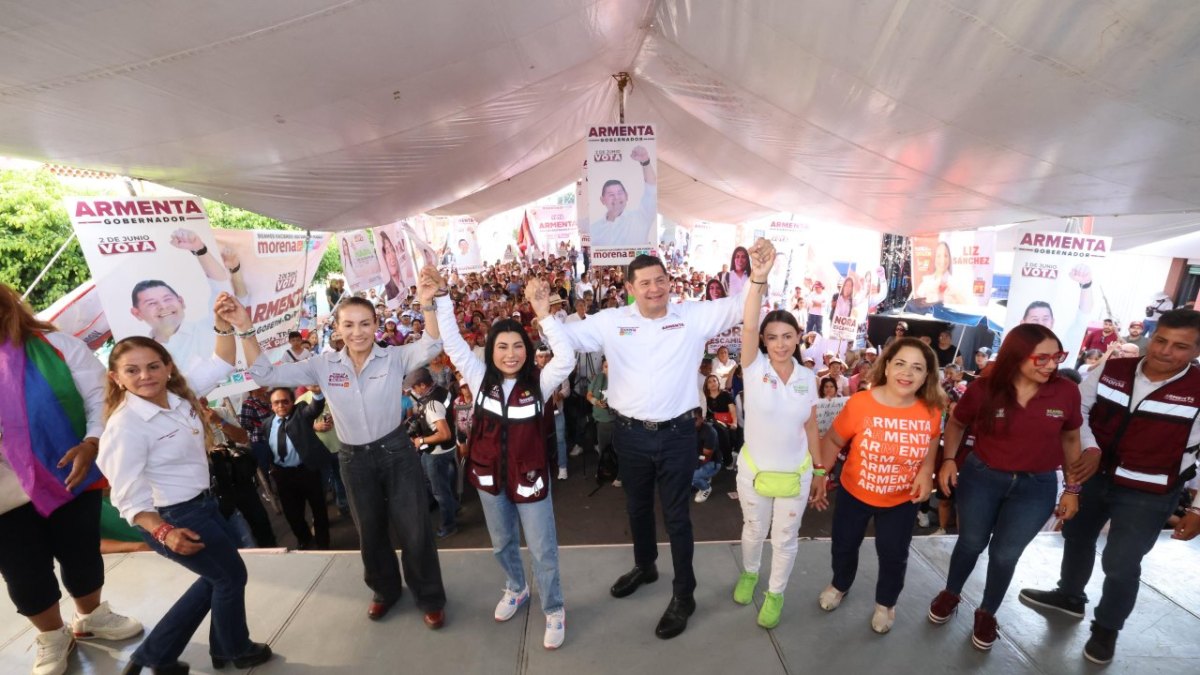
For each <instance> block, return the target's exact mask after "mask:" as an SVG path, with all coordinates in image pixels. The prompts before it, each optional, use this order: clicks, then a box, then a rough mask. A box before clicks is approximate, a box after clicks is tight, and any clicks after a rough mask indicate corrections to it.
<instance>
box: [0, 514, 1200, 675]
mask: <svg viewBox="0 0 1200 675" xmlns="http://www.w3.org/2000/svg"><path fill="white" fill-rule="evenodd" d="M953 545H954V538H953V537H922V538H917V539H916V540H914V542H913V545H912V556H911V558H910V563H909V568H908V576H907V585H906V587H905V590H904V593H903V595H902V596H901V598H900V603H899V605H898V606H897V619H896V625H895V628H894V629H893V630H892V632H891V633H890V634H888V635H884V636H880V635H876V634H874V633H872V632H871V630H870V628H869V626H868V622H869V620H870V615H871V610H872V607H873V600H872V595H873V594H872V592H871V589H872V586H873V582H874V579H875V573H876V572H875V559H874V556H873V555H871V549H872V543H871V541H867V542H865V543H864V555H863V558H862V568H861V571H860V573H859V577H858V582H857V584H856V586H855V588H854V589H853V591H852V592H851V593H850V594H848V595H847V597H846V600H845V601H844V603H843V604H842V606H841V607H840V608H839V609H838V610H837V611H835V612H832V613H825V612H823V611H821V610H820V609H819V608H818V607H817V604H816V596H817V594H818V593H819V592H820V591H821V589H822V588H824V586H825V585H826V584H827V583H828V580H829V542H828V541H825V540H806V541H803V542H802V543H801V545H800V552H799V557H798V560H797V564H796V568H795V571H794V572H793V574H792V577H791V583H790V585H789V587H788V590H787V594H786V597H787V602H786V604H785V606H784V611H783V621H782V623H781V624H780V626H779V627H778V628H776V629H775V630H772V631H765V630H762V629H761V628H758V627H757V626H756V625H755V615H756V611H757V610H756V608H755V607H739V606H738V605H735V604H734V603H733V602H732V600H731V598H730V594H731V591H732V586H733V582H734V581H735V580H736V578H737V575H738V572H739V571H740V569H741V553H740V549H739V546H738V545H737V544H736V543H734V542H724V543H722V542H713V543H702V544H697V546H696V558H695V569H696V574H697V577H698V578H699V580H700V587H699V588H698V589H697V591H696V600H697V604H698V610H697V613H696V615H695V616H694V617H693V618H692V621H691V623H690V624H689V627H688V630H687V632H685V633H684V634H683V635H682V636H680V637H679V638H676V639H674V640H670V641H665V642H664V641H661V640H658V639H657V638H655V637H654V634H653V630H654V625H655V623H656V622H657V620H658V617H659V615H660V614H661V612H662V611H663V609H664V608H665V607H666V605H667V602H668V600H669V598H670V592H671V591H670V580H669V570H670V563H669V560H670V553H669V551H668V550H667V548H666V547H665V546H664V547H663V548H662V552H661V553H662V555H661V557H660V571H665V572H667V573H666V574H664V575H663V578H662V579H660V580H659V581H658V582H657V583H654V584H651V585H648V586H645V587H643V588H642V589H639V590H638V592H637V593H635V594H634V595H633V596H631V597H628V598H624V599H621V600H616V599H613V598H612V597H610V596H609V595H608V587H609V585H610V584H611V583H612V581H613V580H614V579H615V578H616V577H617V576H618V575H620V574H622V573H624V572H625V571H627V570H628V568H629V567H630V566H631V564H632V551H631V549H630V547H629V546H628V545H612V546H564V547H563V548H562V550H561V569H562V578H563V584H564V593H565V596H566V601H567V641H566V644H565V645H564V646H563V648H562V649H560V650H558V651H556V652H548V651H546V650H544V649H543V648H542V646H541V639H542V631H543V621H542V615H541V612H540V611H539V610H538V609H537V607H538V605H537V596H536V589H535V595H534V598H533V602H532V603H531V604H530V605H529V607H532V609H523V610H521V612H520V613H518V615H517V616H516V618H514V619H513V620H512V621H510V622H509V623H506V624H497V623H495V622H494V621H493V619H492V616H491V614H492V609H493V607H494V605H495V602H496V600H497V599H498V597H499V594H500V591H501V587H502V585H503V578H502V576H501V573H500V570H499V568H498V567H497V565H496V564H495V562H494V560H493V559H492V556H491V553H490V551H488V550H478V549H476V550H470V549H460V550H444V551H443V552H442V558H441V559H442V567H443V574H444V577H445V579H446V586H447V591H448V594H449V604H448V606H447V617H448V619H447V625H446V628H445V629H444V630H442V631H438V632H432V631H429V630H427V629H426V628H425V627H424V625H423V624H422V623H421V619H420V614H419V613H418V611H417V610H416V608H415V607H414V606H413V604H412V600H411V596H409V595H407V594H406V596H405V598H404V600H402V601H401V603H400V604H399V605H397V606H396V608H394V609H393V611H392V613H391V614H389V615H388V616H387V617H386V618H385V619H384V620H383V621H380V622H371V621H369V620H368V619H367V618H366V617H365V615H364V614H365V609H366V604H367V602H368V600H369V598H370V594H369V592H368V591H367V589H366V587H365V586H364V585H363V584H362V581H361V576H362V567H361V564H360V562H359V559H358V556H357V554H354V553H271V552H246V553H245V554H244V558H245V560H246V564H247V566H248V568H249V570H250V585H249V587H248V589H247V595H246V601H247V608H248V617H249V623H250V628H251V634H252V637H253V638H254V639H255V640H259V641H264V640H265V641H268V642H270V643H271V645H272V648H273V649H274V650H275V651H276V653H277V657H276V658H275V659H274V660H273V661H271V662H269V663H268V664H266V665H265V666H262V667H259V668H257V669H255V672H262V673H308V672H318V671H319V672H323V673H324V672H328V673H396V672H410V673H421V672H426V673H439V674H441V673H445V674H450V673H455V674H457V673H488V674H494V673H506V672H515V673H544V672H545V673H549V672H555V673H562V672H566V671H569V672H570V673H571V675H588V674H591V673H617V672H621V673H736V674H739V675H758V674H760V673H762V674H766V673H801V672H814V671H820V672H828V673H880V672H881V673H888V674H889V675H892V674H901V673H924V674H930V673H961V672H977V673H1045V674H1047V675H1059V674H1067V673H1092V672H1100V671H1101V670H1103V672H1105V673H1170V674H1172V675H1179V674H1181V673H1195V672H1200V640H1197V639H1196V636H1197V635H1198V634H1200V616H1198V613H1200V588H1198V587H1197V585H1196V584H1195V569H1196V563H1197V561H1198V560H1200V557H1198V556H1197V553H1200V541H1194V542H1188V543H1184V542H1178V541H1173V540H1170V539H1169V538H1168V537H1167V536H1166V535H1164V536H1163V539H1162V540H1161V541H1160V542H1159V544H1158V546H1157V547H1156V548H1155V549H1154V551H1152V552H1151V554H1150V556H1148V558H1147V561H1146V564H1145V565H1144V574H1143V580H1142V588H1141V594H1140V596H1139V599H1138V605H1137V608H1136V609H1135V611H1134V615H1133V616H1132V617H1131V619H1130V622H1129V625H1128V626H1127V627H1126V630H1125V631H1123V633H1122V637H1121V640H1120V641H1119V642H1118V646H1117V658H1116V660H1115V661H1114V662H1113V663H1112V664H1111V665H1110V666H1108V667H1107V668H1105V669H1101V668H1099V667H1096V666H1092V665H1091V664H1089V663H1087V662H1085V661H1084V660H1083V658H1082V656H1081V650H1082V647H1083V643H1084V642H1085V641H1086V640H1087V637H1088V630H1087V625H1088V624H1087V622H1086V621H1082V622H1081V621H1072V620H1068V619H1065V618H1063V617H1057V616H1055V617H1045V616H1042V615H1040V614H1038V613H1037V612H1035V611H1033V610H1031V609H1029V608H1027V607H1025V606H1023V605H1021V604H1020V603H1019V602H1018V601H1017V599H1016V594H1017V592H1018V590H1019V589H1020V588H1021V587H1022V586H1038V587H1048V586H1051V585H1053V583H1054V581H1055V580H1056V578H1057V570H1058V563H1059V556H1060V554H1061V548H1062V547H1061V540H1060V538H1059V537H1058V536H1057V535H1054V534H1047V535H1042V536H1039V537H1038V538H1037V539H1036V540H1035V541H1034V543H1033V544H1032V545H1031V546H1030V548H1029V549H1028V550H1027V551H1026V553H1025V555H1024V557H1023V558H1022V560H1021V564H1020V566H1019V567H1018V569H1017V574H1016V578H1015V579H1014V582H1013V585H1012V589H1011V590H1010V592H1009V595H1008V597H1007V599H1006V600H1005V604H1004V606H1003V607H1002V608H1001V609H1000V611H999V614H998V618H999V621H1000V631H1001V632H1000V639H999V640H998V641H997V642H996V644H995V646H994V647H993V649H992V651H991V652H990V653H986V654H985V653H980V652H977V651H975V650H974V649H973V648H972V647H971V645H970V640H969V635H970V631H971V614H972V611H973V609H974V604H975V603H977V602H978V600H979V596H980V593H981V590H982V584H983V574H984V569H985V566H984V564H983V563H984V561H983V560H981V564H980V566H979V567H978V568H977V570H976V572H975V574H974V575H973V576H972V578H971V580H970V582H969V583H968V585H967V588H966V590H965V592H964V598H965V602H964V604H963V606H962V607H961V608H960V611H959V614H958V616H957V617H956V618H954V619H953V620H952V621H951V622H949V623H948V624H946V625H944V626H940V627H935V626H933V625H931V624H930V623H929V622H928V621H927V620H926V619H925V612H926V609H927V607H928V603H929V601H930V599H932V597H933V596H934V595H935V594H936V592H937V591H938V590H939V589H940V588H941V587H942V584H943V581H944V575H945V569H946V565H947V562H948V559H949V554H950V551H951V550H952V548H953ZM769 550H770V547H769V546H768V548H767V554H766V556H765V557H766V558H767V560H764V571H765V570H766V569H768V568H767V567H766V564H767V562H768V561H769V557H770V556H769ZM526 557H528V556H526ZM106 564H107V566H108V581H107V584H106V587H105V597H106V598H107V599H108V600H109V601H110V602H111V603H112V605H113V607H114V608H115V609H116V610H118V611H120V612H122V613H125V614H129V615H132V616H136V617H138V618H140V619H141V620H142V621H143V622H145V623H147V624H153V623H154V621H156V620H157V618H158V617H160V616H162V614H163V613H164V612H165V611H166V609H167V608H168V607H169V606H170V605H171V603H172V602H173V601H174V600H175V598H177V597H178V596H179V594H180V593H181V592H182V591H183V589H184V588H186V587H187V585H189V584H190V583H191V580H192V576H191V575H190V574H188V573H187V572H184V571H183V570H182V569H181V568H179V567H178V566H176V565H173V564H172V563H169V562H167V561H166V560H164V559H163V558H160V557H158V556H156V555H154V554H130V555H119V556H109V557H107V558H106ZM764 577H765V575H764ZM532 579H533V578H532V575H530V583H531V585H532V584H533V581H532ZM1100 583H1101V575H1100V574H1099V573H1097V574H1096V575H1095V576H1094V578H1093V581H1092V584H1091V586H1089V588H1088V592H1089V594H1090V595H1091V596H1092V597H1093V598H1096V597H1099V586H1100ZM763 590H765V580H764V582H762V584H761V585H760V587H759V596H760V597H758V598H756V603H757V602H761V592H762V591H763ZM63 607H64V610H63V611H64V614H65V615H66V616H69V615H70V613H71V611H72V610H71V608H70V603H64V605H63ZM33 637H34V635H33V632H32V630H31V627H30V625H29V624H28V622H27V621H26V620H25V619H23V618H22V617H20V616H18V615H17V614H16V613H15V611H14V610H13V608H12V606H11V605H10V604H9V602H8V599H7V597H5V598H3V599H0V673H5V674H8V673H14V674H15V673H26V672H28V671H29V668H30V664H31V663H32V659H33V653H34V652H33V649H32V644H33ZM137 642H138V640H137V639H134V640H130V641H126V642H121V643H105V642H92V643H88V644H82V645H80V647H79V649H78V650H77V651H76V653H75V655H73V656H72V657H71V658H72V660H73V663H74V665H75V668H74V669H73V671H72V672H87V673H95V674H97V675H108V674H110V673H117V672H120V670H121V668H122V667H123V666H124V664H125V662H126V660H127V659H128V656H129V654H130V653H131V652H132V650H133V649H134V647H136V645H137ZM207 653H208V649H207V624H206V625H205V626H202V627H201V629H200V631H198V632H197V634H196V636H195V638H194V639H193V642H192V643H191V645H190V646H189V648H188V650H187V651H186V652H185V653H184V655H183V659H184V660H185V661H188V662H189V663H191V664H192V665H193V672H201V673H204V672H212V670H211V664H210V663H209V661H208V658H207Z"/></svg>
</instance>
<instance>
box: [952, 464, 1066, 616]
mask: <svg viewBox="0 0 1200 675" xmlns="http://www.w3.org/2000/svg"><path fill="white" fill-rule="evenodd" d="M954 496H955V499H956V500H957V502H958V541H957V542H956V543H955V544H954V553H953V554H951V556H950V571H949V573H948V574H947V575H946V590H947V591H950V592H951V593H953V594H955V595H961V594H962V589H963V584H965V583H966V582H967V577H969V576H971V571H972V570H974V569H975V563H976V561H977V560H978V559H979V554H980V553H983V549H985V548H986V549H987V550H988V568H987V581H986V582H985V583H984V588H983V603H982V604H981V605H980V606H979V607H980V609H982V610H984V611H986V612H990V613H992V614H995V613H996V610H997V609H999V608H1000V603H1001V602H1003V601H1004V593H1005V592H1006V591H1008V585H1009V584H1010V583H1012V578H1013V572H1015V571H1016V569H1017V561H1018V560H1020V558H1021V554H1022V553H1024V552H1025V547H1026V546H1028V545H1029V542H1031V541H1033V538H1034V536H1036V535H1037V533H1038V531H1039V530H1041V529H1042V526H1043V525H1045V524H1046V520H1047V519H1049V518H1050V515H1051V514H1052V513H1054V500H1055V498H1056V497H1057V496H1058V475H1057V474H1056V473H1055V472H1054V471H1049V472H1045V473H1006V472H1004V471H997V470H995V469H991V468H989V467H988V466H987V465H986V464H984V463H983V461H982V460H980V459H979V456H978V455H977V454H975V453H971V454H969V455H967V459H966V461H964V462H963V466H962V468H961V469H959V472H958V489H957V491H956V492H955V495H954Z"/></svg>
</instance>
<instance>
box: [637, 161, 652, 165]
mask: <svg viewBox="0 0 1200 675" xmlns="http://www.w3.org/2000/svg"><path fill="white" fill-rule="evenodd" d="M638 164H641V165H642V166H650V160H646V161H644V162H638Z"/></svg>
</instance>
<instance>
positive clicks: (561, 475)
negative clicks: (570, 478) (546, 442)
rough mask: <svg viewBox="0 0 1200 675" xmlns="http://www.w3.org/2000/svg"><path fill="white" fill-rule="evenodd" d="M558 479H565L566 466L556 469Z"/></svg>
mask: <svg viewBox="0 0 1200 675" xmlns="http://www.w3.org/2000/svg"><path fill="white" fill-rule="evenodd" d="M558 479H559V480H566V479H567V467H565V466H564V467H563V468H561V469H559V470H558Z"/></svg>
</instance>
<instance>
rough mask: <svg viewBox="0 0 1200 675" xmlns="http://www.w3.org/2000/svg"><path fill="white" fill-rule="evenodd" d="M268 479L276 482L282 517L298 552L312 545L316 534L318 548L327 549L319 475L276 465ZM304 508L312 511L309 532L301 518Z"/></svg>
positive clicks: (303, 468) (326, 515) (326, 517)
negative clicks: (290, 531)
mask: <svg viewBox="0 0 1200 675" xmlns="http://www.w3.org/2000/svg"><path fill="white" fill-rule="evenodd" d="M271 478H272V479H274V480H275V490H276V491H277V492H278V493H279V506H280V507H281V508H282V509H283V517H284V518H285V519H287V524H288V527H290V528H291V529H292V534H294V535H296V542H297V543H298V544H299V545H300V548H309V547H311V546H312V545H313V543H314V538H313V532H314V531H315V532H316V538H315V543H316V545H317V548H318V549H321V550H325V549H328V548H329V510H328V509H327V508H326V507H325V485H324V484H323V483H322V482H321V472H320V471H314V470H312V469H309V468H308V467H306V466H303V465H301V466H296V467H291V468H288V467H282V466H278V465H276V466H273V467H271ZM305 506H307V507H308V508H309V509H310V510H311V511H312V530H309V529H308V519H306V518H305V517H304V507H305Z"/></svg>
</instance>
